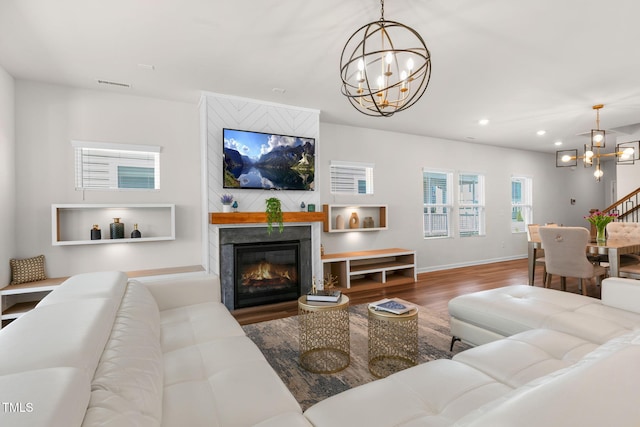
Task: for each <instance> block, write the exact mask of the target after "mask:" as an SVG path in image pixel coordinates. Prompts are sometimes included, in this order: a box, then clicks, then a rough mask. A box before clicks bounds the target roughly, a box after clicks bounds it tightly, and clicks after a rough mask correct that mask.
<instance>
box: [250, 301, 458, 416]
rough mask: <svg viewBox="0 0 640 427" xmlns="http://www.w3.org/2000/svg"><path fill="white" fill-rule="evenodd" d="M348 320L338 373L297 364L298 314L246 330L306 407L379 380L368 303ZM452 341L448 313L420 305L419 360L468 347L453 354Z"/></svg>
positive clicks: (352, 309)
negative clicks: (345, 352)
mask: <svg viewBox="0 0 640 427" xmlns="http://www.w3.org/2000/svg"><path fill="white" fill-rule="evenodd" d="M349 322H350V326H349V330H350V334H351V337H350V339H351V363H350V364H349V366H348V367H347V368H346V369H344V370H342V371H340V372H337V373H335V374H313V373H311V372H308V371H306V370H304V369H303V368H302V367H301V366H300V364H299V363H298V355H299V353H298V317H297V316H293V317H288V318H284V319H278V320H272V321H269V322H262V323H256V324H252V325H246V326H243V329H244V331H245V333H246V334H247V335H248V336H249V337H250V338H251V339H252V340H253V342H255V343H256V345H257V346H258V347H259V348H260V350H261V351H262V353H263V354H264V355H265V357H266V358H267V360H268V361H269V363H270V364H271V366H272V367H273V368H274V369H275V371H276V372H277V373H278V375H279V376H280V378H282V380H283V381H284V383H285V384H286V385H287V387H289V390H291V392H292V393H293V395H294V396H295V398H296V399H297V400H298V402H299V403H300V406H302V409H303V410H305V409H307V408H308V407H310V406H312V405H313V404H314V403H316V402H319V401H321V400H323V399H326V398H327V397H330V396H333V395H334V394H338V393H340V392H342V391H345V390H348V389H350V388H353V387H356V386H359V385H362V384H365V383H368V382H370V381H373V380H375V379H376V378H375V377H374V376H373V375H372V374H371V373H370V372H369V368H368V361H367V351H368V350H367V349H368V343H367V340H368V331H367V324H368V319H367V305H366V304H361V305H356V306H352V307H349ZM450 342H451V335H450V333H449V317H448V315H446V314H440V313H431V312H430V311H429V310H427V309H425V308H422V307H420V308H419V314H418V347H419V356H418V363H424V362H427V361H429V360H434V359H450V358H451V357H452V356H453V355H454V354H455V353H457V352H460V351H462V350H465V349H467V348H469V347H468V346H467V345H465V344H461V343H460V342H458V343H456V345H455V347H454V350H453V353H451V352H449V345H450Z"/></svg>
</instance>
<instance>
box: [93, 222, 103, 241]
mask: <svg viewBox="0 0 640 427" xmlns="http://www.w3.org/2000/svg"><path fill="white" fill-rule="evenodd" d="M100 239H102V232H101V231H100V228H98V224H96V225H94V226H93V228H92V229H91V240H100Z"/></svg>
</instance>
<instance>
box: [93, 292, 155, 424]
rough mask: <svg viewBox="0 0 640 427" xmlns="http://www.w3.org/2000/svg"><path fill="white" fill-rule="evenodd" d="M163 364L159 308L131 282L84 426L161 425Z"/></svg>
mask: <svg viewBox="0 0 640 427" xmlns="http://www.w3.org/2000/svg"><path fill="white" fill-rule="evenodd" d="M163 364H164V362H163V356H162V350H161V348H160V313H159V311H158V306H157V305H156V302H155V300H154V299H153V297H152V296H151V294H150V293H149V291H148V290H147V288H146V287H145V286H144V285H142V284H140V283H135V282H131V283H129V285H128V286H127V291H126V293H125V295H124V298H123V300H122V304H121V306H120V309H119V310H118V315H117V316H116V319H115V322H114V324H113V329H112V331H111V336H110V337H109V341H108V342H107V345H106V347H105V349H104V352H103V354H102V357H101V358H100V364H99V365H98V369H97V370H96V373H95V376H94V378H93V381H92V383H91V389H92V392H91V403H90V405H89V408H88V410H87V417H86V418H85V421H84V423H83V426H85V427H86V426H94V425H95V426H98V425H99V426H105V425H113V426H127V425H131V426H159V425H160V420H161V419H162V392H163V368H164V366H163Z"/></svg>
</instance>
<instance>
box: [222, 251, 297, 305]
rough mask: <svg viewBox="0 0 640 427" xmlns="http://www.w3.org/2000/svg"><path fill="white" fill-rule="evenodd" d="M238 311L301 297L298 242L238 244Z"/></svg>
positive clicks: (236, 262) (236, 256)
mask: <svg viewBox="0 0 640 427" xmlns="http://www.w3.org/2000/svg"><path fill="white" fill-rule="evenodd" d="M234 251H235V254H234V260H235V275H234V276H235V292H234V295H235V298H234V299H235V301H234V306H235V308H244V307H253V306H257V305H263V304H273V303H276V302H283V301H293V300H296V299H297V298H298V297H299V296H300V280H299V277H300V262H299V252H300V250H299V243H298V242H276V243H258V244H239V245H234Z"/></svg>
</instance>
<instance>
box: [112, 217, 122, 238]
mask: <svg viewBox="0 0 640 427" xmlns="http://www.w3.org/2000/svg"><path fill="white" fill-rule="evenodd" d="M109 231H110V234H111V238H112V239H124V224H123V223H121V222H120V218H113V223H111V224H109Z"/></svg>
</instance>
